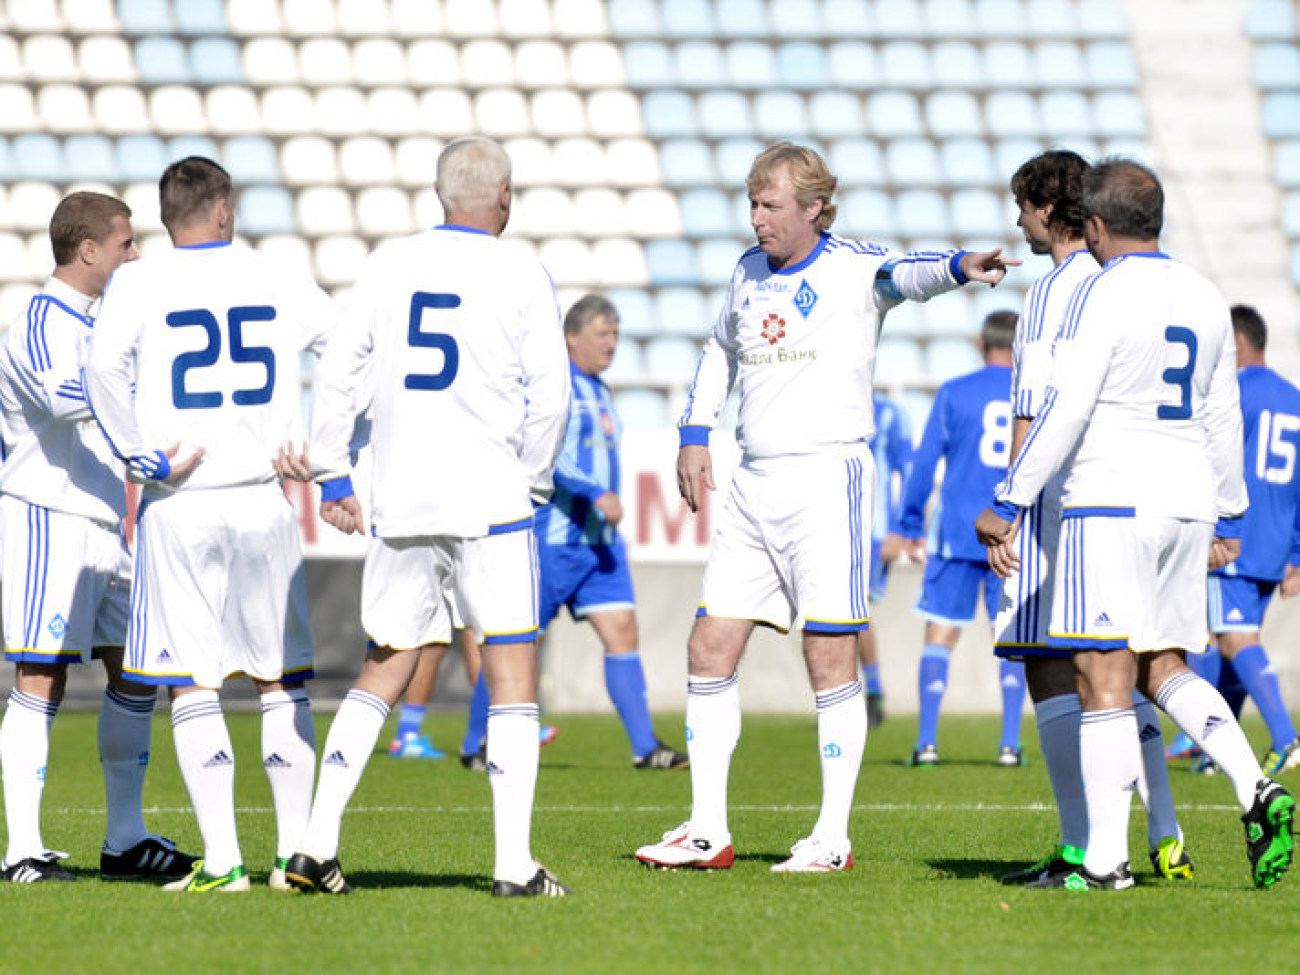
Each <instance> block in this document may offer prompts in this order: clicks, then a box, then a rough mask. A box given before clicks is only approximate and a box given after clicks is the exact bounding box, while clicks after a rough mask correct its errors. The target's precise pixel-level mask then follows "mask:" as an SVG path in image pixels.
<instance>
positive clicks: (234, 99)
mask: <svg viewBox="0 0 1300 975" xmlns="http://www.w3.org/2000/svg"><path fill="white" fill-rule="evenodd" d="M283 90H285V91H294V90H301V89H283ZM304 94H305V93H304ZM205 101H206V103H207V111H208V121H209V122H210V123H211V125H212V131H213V132H216V133H218V134H220V135H227V134H235V133H257V132H261V131H262V109H263V106H262V104H259V103H258V100H257V96H256V95H255V94H253V91H252V89H250V88H245V87H244V86H243V85H220V86H218V87H216V88H211V89H209V90H208V93H207V95H206V96H205ZM267 130H268V131H271V132H276V133H277V134H279V133H283V132H284V131H285V128H284V127H282V126H280V125H276V124H273V123H272V122H271V121H270V120H269V119H268V121H267Z"/></svg>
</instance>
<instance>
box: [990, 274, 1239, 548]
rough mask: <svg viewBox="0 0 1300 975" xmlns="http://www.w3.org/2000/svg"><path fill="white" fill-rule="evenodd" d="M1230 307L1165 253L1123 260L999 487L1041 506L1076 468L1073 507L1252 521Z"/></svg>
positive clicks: (1074, 302)
mask: <svg viewBox="0 0 1300 975" xmlns="http://www.w3.org/2000/svg"><path fill="white" fill-rule="evenodd" d="M1236 359H1237V356H1236V347H1235V345H1234V341H1233V334H1232V321H1231V316H1230V314H1229V311H1228V306H1227V303H1226V302H1225V301H1224V300H1223V297H1222V296H1221V295H1220V294H1219V292H1218V290H1217V289H1216V288H1215V287H1214V286H1213V285H1212V284H1211V283H1210V282H1209V281H1207V280H1206V279H1205V278H1204V277H1202V276H1201V275H1199V274H1197V273H1196V272H1195V271H1193V270H1191V269H1190V268H1188V267H1186V266H1185V265H1182V264H1180V263H1178V262H1177V261H1174V260H1171V259H1170V258H1169V257H1167V256H1166V255H1164V254H1161V253H1158V252H1157V253H1136V254H1126V255H1122V256H1120V257H1116V258H1114V259H1112V260H1110V261H1108V262H1107V263H1106V266H1105V267H1104V268H1102V270H1101V271H1099V272H1098V273H1097V274H1095V275H1092V276H1091V277H1089V278H1087V279H1086V280H1085V281H1084V282H1083V283H1082V284H1081V285H1080V286H1079V287H1078V288H1077V289H1076V291H1075V293H1074V297H1073V298H1072V299H1071V305H1070V310H1069V312H1068V314H1067V316H1066V319H1065V322H1064V324H1063V325H1062V327H1061V332H1060V334H1059V336H1058V337H1057V342H1056V353H1055V360H1054V365H1053V369H1052V385H1051V386H1050V387H1049V389H1048V390H1047V394H1046V396H1045V399H1044V406H1043V408H1042V410H1041V411H1040V412H1039V413H1038V416H1037V417H1036V418H1035V420H1034V423H1033V426H1032V427H1031V428H1030V430H1029V433H1028V435H1027V436H1026V437H1025V443H1024V447H1023V449H1022V450H1021V453H1020V456H1019V457H1018V458H1017V459H1016V461H1015V463H1014V464H1013V465H1012V467H1011V469H1010V471H1009V472H1008V475H1007V478H1006V480H1005V481H1004V482H1003V483H1002V485H1000V486H999V489H998V493H997V496H998V498H999V500H1006V501H1010V502H1012V503H1013V504H1016V505H1020V506H1026V505H1029V504H1032V503H1033V501H1034V499H1035V498H1037V496H1038V493H1039V491H1040V490H1042V488H1043V486H1044V484H1045V483H1046V482H1047V480H1048V479H1049V478H1050V477H1051V476H1052V474H1053V473H1054V472H1056V471H1057V470H1058V469H1060V468H1062V467H1063V466H1066V465H1067V464H1068V468H1067V474H1066V480H1065V487H1064V497H1063V505H1064V508H1065V509H1066V510H1067V512H1068V511H1069V509H1072V508H1083V509H1125V508H1129V509H1135V511H1136V512H1137V513H1138V514H1140V515H1155V516H1164V517H1169V518H1179V519H1185V520H1192V521H1206V522H1215V521H1217V520H1218V519H1219V518H1220V517H1235V516H1238V515H1240V514H1242V513H1243V512H1244V511H1245V510H1246V487H1245V482H1244V480H1243V477H1242V449H1243V448H1242V419H1241V408H1240V404H1239V399H1238V391H1237V368H1236Z"/></svg>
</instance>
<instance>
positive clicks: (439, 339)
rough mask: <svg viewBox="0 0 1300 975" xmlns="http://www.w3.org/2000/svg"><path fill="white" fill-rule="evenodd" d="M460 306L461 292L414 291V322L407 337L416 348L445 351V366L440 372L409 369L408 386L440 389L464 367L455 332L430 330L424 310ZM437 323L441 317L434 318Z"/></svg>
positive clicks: (412, 346)
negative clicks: (453, 334) (428, 329)
mask: <svg viewBox="0 0 1300 975" xmlns="http://www.w3.org/2000/svg"><path fill="white" fill-rule="evenodd" d="M459 307H460V295H453V294H447V293H446V292H441V291H433V292H430V291H417V292H416V293H415V294H413V295H411V324H410V328H409V329H407V333H406V341H407V344H408V345H410V346H411V348H413V349H437V350H438V351H439V352H441V353H442V368H441V369H440V370H439V371H438V372H409V373H407V374H406V382H405V386H406V388H407V389H423V390H430V391H433V392H437V391H438V390H440V389H446V388H447V387H448V386H450V385H451V383H452V380H454V379H455V378H456V373H457V372H459V371H460V347H459V346H457V345H456V339H455V337H454V336H451V335H448V334H447V333H446V332H426V331H425V330H424V313H425V312H426V311H439V310H442V311H450V310H451V309H453V308H459ZM434 322H435V324H436V322H437V319H436V318H435V319H434Z"/></svg>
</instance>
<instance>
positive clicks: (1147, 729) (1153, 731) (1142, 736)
mask: <svg viewBox="0 0 1300 975" xmlns="http://www.w3.org/2000/svg"><path fill="white" fill-rule="evenodd" d="M1159 737H1160V729H1159V728H1157V727H1156V726H1155V725H1153V724H1147V725H1143V726H1142V730H1141V731H1139V732H1138V741H1141V742H1148V741H1150V740H1151V739H1152V738H1159Z"/></svg>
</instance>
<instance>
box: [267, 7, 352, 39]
mask: <svg viewBox="0 0 1300 975" xmlns="http://www.w3.org/2000/svg"><path fill="white" fill-rule="evenodd" d="M280 5H281V10H282V13H283V15H284V26H285V29H286V30H287V31H288V32H289V33H290V34H291V35H293V36H296V37H311V36H328V35H333V34H334V33H335V31H337V29H338V22H337V21H336V19H335V17H334V3H333V0H280Z"/></svg>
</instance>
